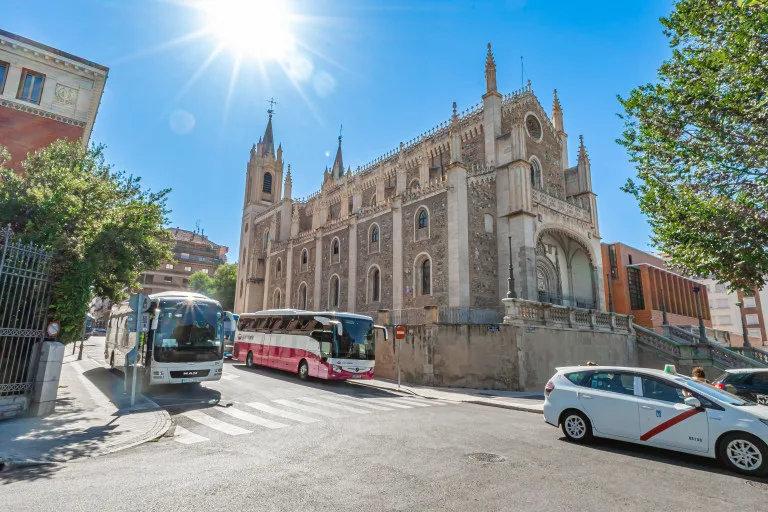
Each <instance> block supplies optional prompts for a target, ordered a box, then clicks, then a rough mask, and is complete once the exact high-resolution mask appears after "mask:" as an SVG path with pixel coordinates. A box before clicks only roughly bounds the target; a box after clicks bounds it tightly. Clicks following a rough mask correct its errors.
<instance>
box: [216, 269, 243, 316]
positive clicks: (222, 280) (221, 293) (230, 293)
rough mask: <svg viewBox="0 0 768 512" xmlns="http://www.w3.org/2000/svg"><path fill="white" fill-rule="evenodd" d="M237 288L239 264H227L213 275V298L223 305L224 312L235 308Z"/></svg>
mask: <svg viewBox="0 0 768 512" xmlns="http://www.w3.org/2000/svg"><path fill="white" fill-rule="evenodd" d="M236 286H237V264H236V263H225V264H224V265H221V266H219V268H217V269H216V273H215V274H214V275H213V296H214V297H216V300H218V301H219V302H220V303H221V307H222V308H224V311H232V310H233V309H234V308H235V287H236Z"/></svg>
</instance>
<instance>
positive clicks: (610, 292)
mask: <svg viewBox="0 0 768 512" xmlns="http://www.w3.org/2000/svg"><path fill="white" fill-rule="evenodd" d="M605 275H606V277H607V278H608V311H609V312H610V313H613V279H612V276H611V273H610V272H608V273H607V274H605Z"/></svg>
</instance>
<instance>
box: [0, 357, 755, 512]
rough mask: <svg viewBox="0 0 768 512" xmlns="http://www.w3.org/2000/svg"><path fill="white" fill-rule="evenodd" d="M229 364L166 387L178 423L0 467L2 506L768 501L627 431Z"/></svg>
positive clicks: (747, 485) (711, 465)
mask: <svg viewBox="0 0 768 512" xmlns="http://www.w3.org/2000/svg"><path fill="white" fill-rule="evenodd" d="M225 374H226V375H231V376H232V377H228V378H226V379H225V380H222V381H221V382H218V383H215V384H211V385H205V386H204V387H203V388H201V389H199V390H186V391H184V390H180V389H165V390H159V391H158V392H157V393H154V394H153V398H154V399H155V400H156V401H158V402H159V403H161V404H163V405H164V406H165V407H167V408H168V410H169V411H171V412H172V414H173V416H174V419H175V420H176V423H177V424H178V425H179V426H180V427H181V435H177V436H175V437H169V438H164V439H161V440H160V441H158V442H153V443H147V444H144V445H142V446H139V447H137V448H134V449H131V450H126V451H123V452H118V453H115V454H112V455H107V456H103V457H98V458H94V459H87V460H83V461H79V462H75V463H71V464H68V465H62V466H39V467H35V468H29V469H24V470H16V471H11V472H7V473H0V504H1V505H0V509H2V510H10V511H25V510H51V509H55V510H83V511H89V512H90V511H94V510H130V511H135V510H141V511H146V510H162V511H172V510H185V511H188V510H192V509H194V510H260V511H262V510H265V511H266V510H290V511H296V510H301V511H306V510H355V511H360V510H365V511H378V510H386V511H391V510H418V511H423V510H457V511H466V510H520V511H527V510H547V511H550V510H568V511H571V510H589V511H611V512H615V511H616V510H622V511H639V510H678V511H686V510H692V511H693V510H695V511H697V512H701V511H709V510H713V511H714V510H718V511H719V510H745V511H749V510H762V509H764V508H765V503H766V502H768V481H754V480H749V479H745V478H743V477H740V476H737V475H733V474H730V473H728V472H726V471H724V470H722V469H721V468H720V466H719V465H718V464H717V463H716V462H714V461H709V460H707V459H701V458H697V457H692V456H685V455H678V454H674V453H670V452H664V451H660V450H648V449H644V448H639V447H635V446H633V445H629V444H623V443H617V442H597V443H595V444H592V445H587V446H582V445H575V444H571V443H568V442H566V441H565V440H564V439H563V436H562V434H561V433H560V431H559V430H556V429H554V428H552V427H550V426H547V425H546V424H544V422H543V419H542V417H541V415H538V414H530V413H523V412H516V411H509V410H504V409H498V408H494V407H484V406H480V405H472V404H438V403H429V402H427V401H424V400H418V399H415V398H408V397H403V398H394V397H393V396H392V395H387V394H385V393H380V392H376V391H372V390H370V389H369V388H364V387H361V386H358V385H355V384H344V383H336V384H333V383H319V382H310V383H308V384H305V383H301V382H300V381H299V380H298V379H297V378H296V377H294V376H292V375H288V374H283V373H280V372H276V371H271V370H264V369H258V370H249V369H246V368H245V367H244V366H242V365H240V364H228V365H227V367H226V369H225ZM369 395H373V396H369ZM333 403H338V404H346V407H347V408H346V409H345V408H341V407H337V408H333V409H331V408H330V407H331V406H330V404H333ZM417 403H418V404H420V405H417ZM249 404H257V405H249ZM398 405H399V407H398ZM233 410H234V411H239V412H235V413H232V412H231V411H233ZM318 410H320V411H323V412H325V413H326V416H321V415H320V414H318V412H317V411H318ZM225 411H230V412H229V413H228V412H225ZM330 411H333V412H332V413H331V414H328V413H329V412H330ZM361 411H363V412H361ZM289 412H292V413H294V414H293V415H290V414H288V415H286V413H289ZM190 413H191V414H190ZM201 415H203V416H201ZM331 416H333V417H331ZM211 418H212V419H213V420H214V421H211ZM299 418H303V420H302V421H299ZM307 419H311V420H313V421H307ZM265 420H266V421H265ZM277 425H280V426H277ZM233 427H234V428H233ZM177 434H179V428H177Z"/></svg>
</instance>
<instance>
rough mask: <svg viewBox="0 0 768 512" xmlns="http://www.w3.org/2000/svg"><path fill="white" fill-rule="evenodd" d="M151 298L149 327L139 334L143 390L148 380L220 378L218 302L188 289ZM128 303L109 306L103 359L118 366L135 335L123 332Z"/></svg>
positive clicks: (122, 364) (176, 381)
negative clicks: (146, 330)
mask: <svg viewBox="0 0 768 512" xmlns="http://www.w3.org/2000/svg"><path fill="white" fill-rule="evenodd" d="M149 298H150V300H151V301H152V306H151V307H150V309H149V312H150V322H151V323H150V330H149V332H147V333H143V334H142V335H141V336H140V337H139V362H138V367H139V372H140V373H141V379H142V380H141V382H142V385H143V387H144V388H145V389H146V388H148V387H149V386H151V385H154V384H183V383H197V382H202V381H207V380H219V379H221V372H222V369H223V367H224V362H223V358H224V352H223V329H222V316H223V311H222V309H221V305H220V304H219V303H218V302H217V301H215V300H213V299H211V298H208V297H206V296H205V295H201V294H199V293H192V292H183V291H179V292H162V293H157V294H154V295H150V296H149ZM129 313H131V310H130V308H129V307H128V302H127V301H126V302H123V303H121V304H116V305H115V306H113V307H112V312H111V313H110V316H109V322H108V325H107V335H106V337H107V339H106V343H105V346H104V359H105V360H106V361H107V362H108V363H109V365H110V367H112V368H117V369H121V370H122V369H124V367H125V360H126V356H127V354H128V352H130V351H131V349H133V348H134V347H135V346H136V333H135V332H128V314H129Z"/></svg>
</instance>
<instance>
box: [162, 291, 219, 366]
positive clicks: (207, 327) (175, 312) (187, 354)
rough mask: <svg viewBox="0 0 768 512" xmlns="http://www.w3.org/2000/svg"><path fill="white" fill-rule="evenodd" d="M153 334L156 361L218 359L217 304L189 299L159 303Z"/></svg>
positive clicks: (174, 361)
mask: <svg viewBox="0 0 768 512" xmlns="http://www.w3.org/2000/svg"><path fill="white" fill-rule="evenodd" d="M156 314H157V316H158V326H157V330H156V332H155V334H154V340H153V344H154V347H153V348H154V351H153V352H154V356H155V360H156V361H162V362H166V363H170V362H173V363H176V362H193V361H215V360H217V359H221V358H222V356H223V354H222V345H221V339H220V336H219V335H220V330H221V314H222V312H221V307H220V306H219V305H218V304H213V303H204V302H190V301H173V302H170V301H163V302H161V303H160V307H159V311H157V312H156Z"/></svg>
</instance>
